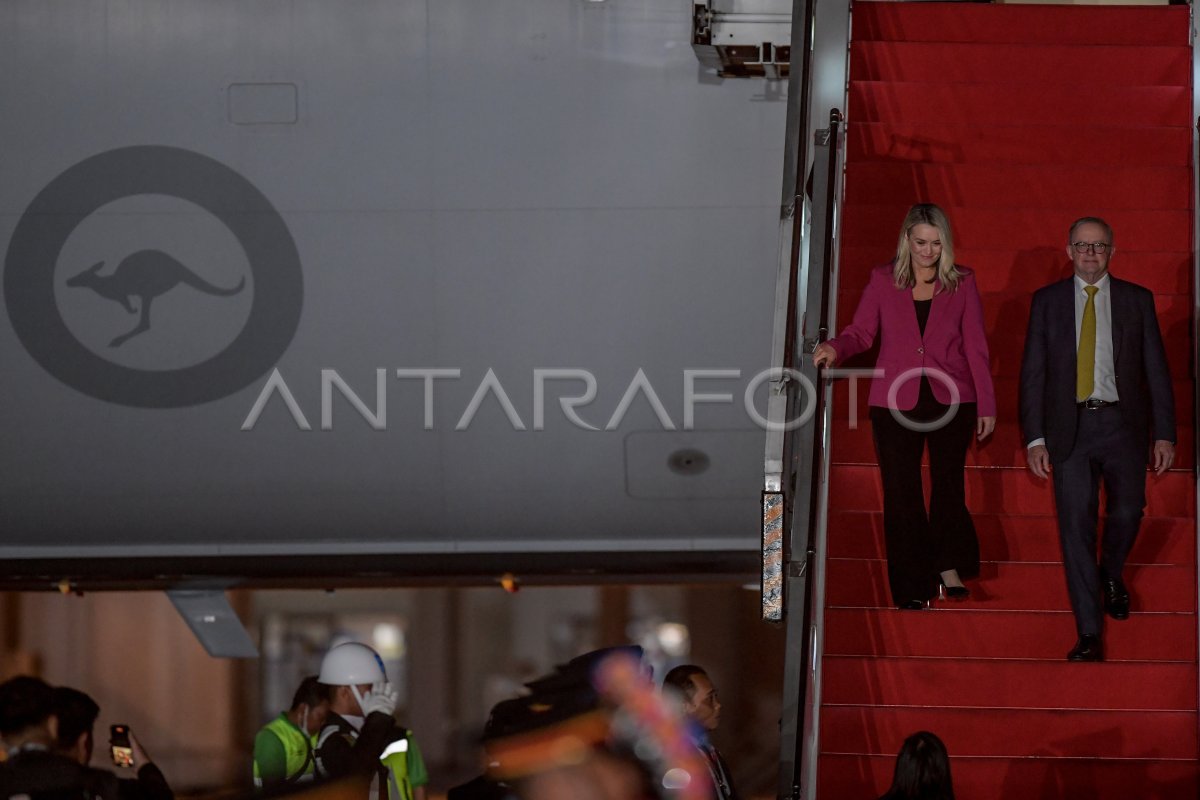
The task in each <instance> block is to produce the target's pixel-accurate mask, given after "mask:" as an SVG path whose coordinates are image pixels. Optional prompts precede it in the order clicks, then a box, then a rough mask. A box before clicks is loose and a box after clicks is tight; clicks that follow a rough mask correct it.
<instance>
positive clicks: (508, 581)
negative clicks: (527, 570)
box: [500, 572, 521, 594]
mask: <svg viewBox="0 0 1200 800" xmlns="http://www.w3.org/2000/svg"><path fill="white" fill-rule="evenodd" d="M500 588H501V589H503V590H504V591H506V592H508V593H509V594H516V593H517V592H519V591H521V584H519V583H517V576H516V575H513V574H512V573H511V572H506V573H504V574H503V575H501V576H500Z"/></svg>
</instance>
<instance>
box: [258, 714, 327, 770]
mask: <svg viewBox="0 0 1200 800" xmlns="http://www.w3.org/2000/svg"><path fill="white" fill-rule="evenodd" d="M263 730H268V731H270V732H271V733H273V734H275V735H276V736H277V737H278V738H279V741H281V742H283V752H284V755H285V756H286V758H287V777H286V778H285V779H284V780H285V781H286V782H287V783H301V782H305V781H311V780H312V779H313V749H312V748H313V741H312V738H311V737H308V736H305V735H304V732H303V731H301V730H300V729H299V728H297V727H296V726H295V725H293V724H292V721H291V720H289V719H288V718H287V715H286V714H280V715H279V716H278V717H276V718H275V719H273V720H271V721H270V722H268V723H267V724H266V725H264V726H263ZM254 785H255V787H256V788H259V789H261V788H262V785H263V782H262V775H261V774H260V773H259V769H258V761H257V760H256V761H255V762H254Z"/></svg>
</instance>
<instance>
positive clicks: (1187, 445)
mask: <svg viewBox="0 0 1200 800" xmlns="http://www.w3.org/2000/svg"><path fill="white" fill-rule="evenodd" d="M850 363H851V365H852V366H863V367H870V366H871V364H872V359H870V358H867V357H866V356H859V357H855V358H854V359H851V362H850ZM1189 372H1190V370H1185V371H1184V372H1183V374H1182V375H1178V376H1176V379H1175V380H1174V381H1173V382H1172V389H1173V390H1174V393H1175V425H1176V431H1175V436H1176V449H1177V450H1188V451H1189V452H1190V450H1191V449H1192V446H1193V445H1192V438H1191V437H1192V382H1191V381H1190V380H1189V379H1187V378H1186V375H1187V374H1188V373H1189ZM1013 373H1014V374H1012V375H996V374H993V375H992V388H993V390H994V391H995V393H996V407H997V410H998V415H999V417H1000V422H1001V423H1002V424H1012V425H1015V424H1016V423H1017V415H1018V412H1017V398H1018V395H1019V394H1020V392H1019V390H1018V387H1019V384H1020V382H1019V380H1018V378H1017V376H1016V374H1015V373H1016V370H1013ZM868 382H869V378H868V377H863V378H860V379H859V380H858V397H857V402H856V403H855V411H856V414H857V416H856V419H857V420H858V424H859V426H860V427H859V430H866V431H868V432H869V430H870V416H869V413H868V412H869V410H870V407H869V406H868V404H867V401H868V400H869V399H870V397H869V396H870V390H869V387H868ZM833 418H834V419H835V420H837V421H839V423H840V422H841V421H842V420H846V424H839V425H838V426H837V427H835V428H834V429H833V433H834V437H833V443H834V447H835V448H837V446H838V437H839V436H840V435H842V434H843V433H845V432H846V430H847V429H846V425H848V424H849V418H850V378H848V377H847V378H838V379H836V381H835V382H834V385H833ZM992 447H999V445H998V444H997V445H993V444H990V443H984V444H983V445H982V446H981V447H980V448H978V449H979V450H983V451H987V450H988V449H989V448H992ZM835 452H836V449H835ZM972 452H976V450H975V449H974V448H973V450H972ZM846 460H847V461H851V460H853V459H846ZM870 461H871V462H872V463H874V461H875V459H874V456H872V458H871V459H870ZM1023 463H1024V462H1022V464H1021V465H1023ZM1021 465H1014V466H1021Z"/></svg>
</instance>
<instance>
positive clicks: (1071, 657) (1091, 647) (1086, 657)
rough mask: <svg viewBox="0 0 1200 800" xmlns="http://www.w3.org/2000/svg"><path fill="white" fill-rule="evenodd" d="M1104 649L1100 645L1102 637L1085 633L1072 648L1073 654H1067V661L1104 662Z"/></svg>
mask: <svg viewBox="0 0 1200 800" xmlns="http://www.w3.org/2000/svg"><path fill="white" fill-rule="evenodd" d="M1103 660H1104V647H1103V645H1101V644H1100V637H1099V636H1096V635H1095V634H1091V633H1085V634H1084V635H1083V636H1080V637H1079V641H1078V642H1076V643H1075V646H1074V647H1073V648H1071V652H1069V653H1067V661H1103Z"/></svg>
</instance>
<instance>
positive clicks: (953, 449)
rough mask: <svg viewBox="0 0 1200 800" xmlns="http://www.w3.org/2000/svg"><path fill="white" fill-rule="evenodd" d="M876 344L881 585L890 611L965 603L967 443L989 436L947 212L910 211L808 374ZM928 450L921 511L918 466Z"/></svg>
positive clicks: (986, 384) (973, 294)
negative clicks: (884, 575) (889, 253)
mask: <svg viewBox="0 0 1200 800" xmlns="http://www.w3.org/2000/svg"><path fill="white" fill-rule="evenodd" d="M876 339H878V340H879V358H878V360H877V361H876V363H875V367H876V370H878V371H879V372H880V373H881V374H880V375H879V377H876V378H874V379H873V380H872V381H871V394H870V398H869V399H868V403H869V404H870V407H871V428H872V431H873V432H874V435H875V451H876V454H877V455H878V457H879V472H880V476H881V478H882V482H883V532H884V540H885V542H886V545H887V571H888V583H889V586H890V588H891V593H892V602H893V603H894V604H895V605H896V606H897V607H898V608H900V609H902V610H903V609H909V610H918V609H922V608H927V607H928V605H929V601H930V600H932V599H933V598H934V597H935V596H936V595H937V594H938V590H939V586H940V587H944V590H945V593H946V596H947V597H948V598H949V599H951V600H965V599H966V598H967V597H969V596H970V590H969V589H967V587H966V586H964V585H963V579H967V578H974V577H976V576H978V575H979V541H978V539H977V538H976V534H975V524H974V522H973V521H972V520H971V514H970V512H969V511H968V510H967V504H966V489H965V473H964V469H965V467H966V460H967V447H968V446H969V445H970V443H971V438H972V435H974V436H975V437H977V438H978V439H980V440H983V439H984V438H986V437H987V436H989V435H991V433H992V430H993V429H994V428H995V426H996V396H995V391H994V389H993V387H992V376H991V373H990V372H989V366H988V343H987V335H986V333H985V331H984V326H983V305H982V303H981V301H980V298H979V287H978V285H977V284H976V282H975V274H974V272H972V271H971V270H969V269H967V268H966V267H962V266H959V265H958V264H956V263H954V240H953V236H952V234H951V231H950V222H949V220H947V219H946V214H945V212H943V211H942V209H940V208H938V207H937V206H935V205H933V204H932V203H918V204H917V205H915V206H913V207H912V208H911V209H909V211H908V214H907V215H906V216H905V218H904V222H903V224H902V225H901V226H900V240H899V243H898V244H897V246H896V257H895V258H894V259H893V260H892V261H891V263H888V264H884V265H883V266H880V267H876V268H875V269H874V270H873V271H872V272H871V277H870V280H869V282H868V283H867V286H866V288H865V289H864V290H863V294H862V300H860V301H859V304H858V308H857V309H856V310H855V312H854V320H853V321H852V322H851V323H850V324H849V325H847V326H845V327H844V328H842V330H841V332H840V333H839V335H838V336H837V337H836V338H834V339H830V340H829V341H827V342H822V343H821V344H819V345H817V347H816V349H815V351H814V352H813V363H814V364H815V365H816V366H818V367H831V366H833V365H834V363H838V362H841V361H844V360H845V359H847V358H849V357H851V356H853V355H856V354H858V353H861V352H863V351H865V350H868V349H870V347H871V346H872V345H873V344H874V343H875V341H876ZM927 445H928V447H929V473H930V483H931V487H930V488H931V491H930V500H929V510H928V511H926V509H925V496H924V491H923V489H922V486H921V456H922V454H923V453H924V451H925V448H926V446H927Z"/></svg>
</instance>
